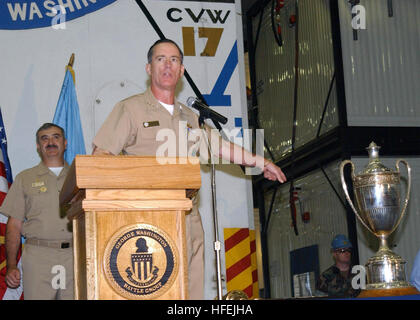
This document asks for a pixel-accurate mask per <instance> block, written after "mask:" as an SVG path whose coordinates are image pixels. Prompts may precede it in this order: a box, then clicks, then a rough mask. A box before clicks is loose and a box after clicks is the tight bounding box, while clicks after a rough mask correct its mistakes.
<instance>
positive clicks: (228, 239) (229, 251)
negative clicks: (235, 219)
mask: <svg viewBox="0 0 420 320" xmlns="http://www.w3.org/2000/svg"><path fill="white" fill-rule="evenodd" d="M224 240H225V260H226V289H227V291H228V292H229V291H232V290H242V291H244V292H245V293H246V294H247V295H248V297H249V298H250V299H253V298H256V297H258V273H257V268H256V267H257V259H256V255H255V231H254V230H249V229H248V228H225V229H224ZM252 246H253V248H254V249H252ZM253 256H254V257H253ZM254 271H255V272H254ZM254 274H255V275H256V276H257V278H256V280H255V277H254ZM255 281H257V282H256V283H257V284H256V288H257V290H255V289H254V287H255Z"/></svg>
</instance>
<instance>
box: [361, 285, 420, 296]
mask: <svg viewBox="0 0 420 320" xmlns="http://www.w3.org/2000/svg"><path fill="white" fill-rule="evenodd" d="M413 294H419V292H418V291H417V289H416V288H415V287H405V288H391V289H370V290H362V292H361V293H360V294H359V295H358V296H357V298H372V297H392V296H408V295H413Z"/></svg>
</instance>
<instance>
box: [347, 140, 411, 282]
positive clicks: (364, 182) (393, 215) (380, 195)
mask: <svg viewBox="0 0 420 320" xmlns="http://www.w3.org/2000/svg"><path fill="white" fill-rule="evenodd" d="M379 148H380V147H379V146H377V145H376V144H375V143H374V142H371V143H370V145H369V147H368V148H366V149H367V150H368V153H369V163H368V165H367V166H366V168H365V169H364V170H363V171H362V172H361V173H359V174H358V175H355V174H354V164H353V163H352V162H351V161H350V160H345V161H343V162H341V165H340V176H341V183H342V186H343V190H344V193H345V195H346V198H347V201H348V202H349V204H350V206H351V208H352V209H353V211H354V213H355V214H356V216H357V217H358V218H359V220H360V222H361V223H362V224H363V226H365V227H366V229H368V230H369V231H370V232H372V233H373V234H374V235H375V236H376V237H378V238H379V240H380V245H379V250H378V252H377V253H376V254H375V255H374V256H373V257H371V258H370V259H369V260H368V262H367V263H366V273H367V285H366V289H367V290H371V289H394V288H395V289H397V288H409V287H411V285H410V284H409V283H408V282H407V281H406V273H405V261H404V260H403V259H402V258H401V257H400V256H398V255H397V254H395V253H394V252H392V250H391V249H390V248H389V247H388V244H387V238H388V237H389V235H390V234H391V233H392V232H394V231H395V229H396V228H397V227H398V225H399V224H400V222H401V220H402V218H403V217H404V214H405V211H406V208H407V204H408V199H409V195H410V187H411V168H410V166H409V165H408V163H407V162H406V161H405V160H402V159H398V160H397V161H396V164H395V166H396V171H392V170H390V169H388V168H387V167H385V166H384V165H383V164H382V163H381V162H380V161H379ZM400 162H402V163H404V164H405V166H406V167H407V174H408V184H407V192H406V195H405V199H404V201H403V203H402V206H401V201H400V190H401V184H400V170H399V165H400ZM347 164H351V168H352V171H351V178H352V182H353V190H354V198H355V200H356V204H357V209H356V207H355V206H354V204H353V202H352V200H351V199H350V197H349V193H348V190H347V185H346V182H345V180H344V173H343V170H344V167H345V166H346V165H347Z"/></svg>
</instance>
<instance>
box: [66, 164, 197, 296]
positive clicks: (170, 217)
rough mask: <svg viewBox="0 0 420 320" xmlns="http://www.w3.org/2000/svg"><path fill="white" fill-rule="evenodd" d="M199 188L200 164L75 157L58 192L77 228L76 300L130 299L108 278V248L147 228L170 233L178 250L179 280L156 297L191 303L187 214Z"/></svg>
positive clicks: (75, 240) (75, 249)
mask: <svg viewBox="0 0 420 320" xmlns="http://www.w3.org/2000/svg"><path fill="white" fill-rule="evenodd" d="M169 160H171V161H172V160H173V159H169ZM177 161H178V163H179V162H182V159H181V161H179V159H178V160H177ZM200 184H201V177H200V167H199V164H196V165H191V164H175V165H173V164H170V165H161V164H160V163H159V162H158V161H157V160H156V159H155V158H154V157H126V156H99V157H97V156H76V158H75V160H74V161H73V163H72V165H71V170H70V173H69V175H68V176H67V178H66V182H65V184H64V186H63V189H62V191H61V193H60V205H61V208H62V209H63V210H66V211H67V217H68V218H69V219H70V220H72V225H73V243H74V249H73V252H74V257H75V259H74V275H75V283H74V287H75V298H76V299H89V300H98V299H106V300H122V299H126V298H125V297H124V296H122V295H121V294H119V293H118V292H117V291H116V290H115V289H114V288H113V287H112V286H111V285H110V283H109V281H110V280H109V279H107V277H106V275H105V272H104V271H105V270H104V261H105V260H104V259H105V250H106V247H107V245H108V244H109V242H110V239H112V237H113V236H114V235H115V234H116V233H118V232H119V230H122V229H123V228H125V227H126V226H129V225H136V224H148V225H152V226H155V227H157V228H158V229H159V230H162V231H163V232H164V233H165V234H167V236H168V237H170V239H172V241H173V243H174V247H175V250H176V251H177V252H178V254H177V257H178V269H177V270H178V271H177V275H176V277H175V280H174V282H173V283H172V284H171V286H170V288H169V289H168V290H167V291H166V292H164V293H163V294H161V295H160V296H157V297H156V299H165V300H176V299H188V274H187V272H188V266H187V254H186V239H185V215H186V214H188V213H189V211H190V210H191V208H192V201H191V199H189V198H187V197H186V194H187V191H188V190H194V189H197V188H199V187H200Z"/></svg>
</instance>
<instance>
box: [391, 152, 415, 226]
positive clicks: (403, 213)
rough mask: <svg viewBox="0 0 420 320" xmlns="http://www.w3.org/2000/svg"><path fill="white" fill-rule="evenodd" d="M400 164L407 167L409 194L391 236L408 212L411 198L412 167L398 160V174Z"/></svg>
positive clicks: (396, 165) (396, 164)
mask: <svg viewBox="0 0 420 320" xmlns="http://www.w3.org/2000/svg"><path fill="white" fill-rule="evenodd" d="M400 162H402V163H404V164H405V166H406V167H407V174H408V184H407V194H406V195H405V200H404V204H403V207H402V211H401V214H400V217H399V219H398V221H397V223H396V224H395V226H394V228H392V230H391V232H390V233H389V234H391V233H393V232H394V230H395V229H397V227H398V225H399V224H400V222H401V220H402V218H403V217H404V215H405V212H406V209H407V205H408V200H409V198H410V189H411V168H410V165H409V164H408V162H407V161H405V160H403V159H398V160H397V162H396V163H395V167H396V169H397V172H398V173H400Z"/></svg>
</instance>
